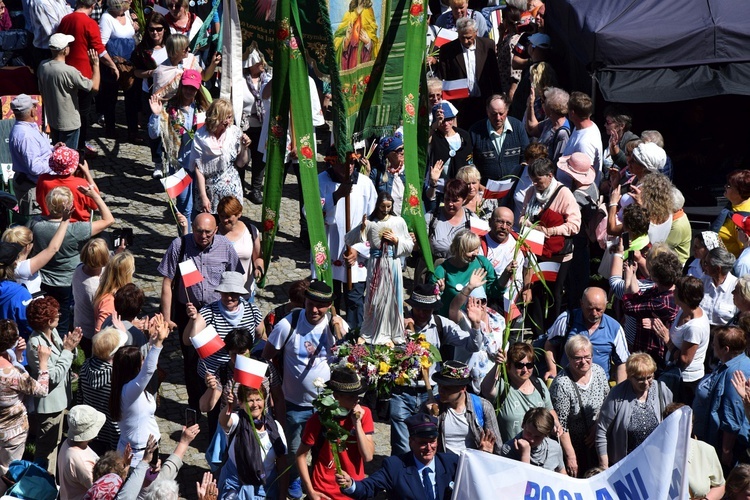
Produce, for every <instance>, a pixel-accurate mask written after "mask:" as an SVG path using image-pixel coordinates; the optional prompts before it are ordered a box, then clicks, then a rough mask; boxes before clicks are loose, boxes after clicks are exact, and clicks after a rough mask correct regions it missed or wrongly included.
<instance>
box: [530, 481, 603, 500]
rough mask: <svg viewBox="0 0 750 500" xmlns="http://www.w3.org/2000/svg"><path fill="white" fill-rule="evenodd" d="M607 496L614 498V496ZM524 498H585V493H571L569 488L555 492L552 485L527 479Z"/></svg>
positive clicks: (531, 499)
mask: <svg viewBox="0 0 750 500" xmlns="http://www.w3.org/2000/svg"><path fill="white" fill-rule="evenodd" d="M597 498H598V497H597ZM607 498H608V499H609V500H612V497H607ZM524 500H583V495H581V494H580V493H570V492H569V491H567V490H560V491H559V492H557V493H555V490H553V489H552V487H551V486H540V485H538V484H537V483H534V482H531V481H527V482H526V494H525V496H524Z"/></svg>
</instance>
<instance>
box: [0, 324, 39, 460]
mask: <svg viewBox="0 0 750 500" xmlns="http://www.w3.org/2000/svg"><path fill="white" fill-rule="evenodd" d="M19 339H20V336H19V335H18V327H17V326H16V323H15V322H14V321H12V320H9V319H0V473H2V474H5V473H6V472H7V471H8V465H10V463H11V462H12V461H14V460H21V457H22V456H23V452H24V447H25V445H26V436H27V434H28V432H29V418H28V415H27V414H26V406H25V405H24V404H23V397H24V396H35V397H44V396H46V395H47V393H48V391H49V370H48V367H47V362H48V360H49V357H50V353H51V351H50V349H49V348H48V347H47V346H44V345H40V346H39V347H38V348H37V359H38V364H39V370H38V372H37V373H38V375H37V378H36V380H35V379H33V378H31V376H30V375H29V374H28V372H25V371H21V370H19V369H18V368H17V367H16V366H14V365H13V362H12V360H11V359H10V356H9V354H8V351H9V350H11V349H14V348H15V349H16V352H17V354H16V357H20V356H21V355H22V352H23V351H21V350H20V349H19V348H20V345H21V342H20V341H19ZM23 345H24V346H25V344H23Z"/></svg>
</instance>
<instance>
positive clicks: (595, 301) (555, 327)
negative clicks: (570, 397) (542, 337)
mask: <svg viewBox="0 0 750 500" xmlns="http://www.w3.org/2000/svg"><path fill="white" fill-rule="evenodd" d="M606 308H607V293H606V292H605V291H604V290H602V289H601V288H598V287H594V286H592V287H589V288H587V289H586V290H584V292H583V297H582V298H581V307H579V308H578V309H573V310H572V311H565V312H563V313H562V314H560V316H558V317H557V319H556V320H555V322H554V323H553V324H552V327H551V328H550V329H549V330H548V331H547V340H546V342H545V343H544V350H545V351H546V352H545V357H546V359H547V372H546V373H545V374H544V380H551V379H553V378H555V377H556V376H557V363H558V361H559V363H560V366H562V367H563V368H564V367H566V366H568V363H569V360H568V357H567V356H566V355H565V353H564V352H562V349H561V347H562V346H563V345H564V344H565V342H567V341H568V339H569V338H570V337H571V336H572V335H579V334H583V335H586V336H587V337H588V338H589V340H591V343H592V344H593V345H594V350H593V353H594V359H593V362H594V363H596V364H597V365H599V366H601V367H602V369H603V370H604V373H606V374H607V375H609V374H610V367H611V366H612V365H614V366H615V367H616V369H617V375H616V379H617V383H620V382H622V381H623V380H625V379H626V378H627V375H626V373H625V361H627V359H628V357H630V351H628V344H627V342H626V340H625V331H624V330H623V329H622V326H621V325H620V323H618V322H617V321H616V320H615V319H613V318H612V317H611V316H608V315H607V314H605V313H604V311H605V310H606ZM561 354H562V357H560V355H561Z"/></svg>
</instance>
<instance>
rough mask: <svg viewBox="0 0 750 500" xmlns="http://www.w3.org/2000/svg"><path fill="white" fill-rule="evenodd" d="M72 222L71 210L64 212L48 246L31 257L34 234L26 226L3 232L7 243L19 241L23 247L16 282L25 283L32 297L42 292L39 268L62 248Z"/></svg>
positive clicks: (16, 269)
mask: <svg viewBox="0 0 750 500" xmlns="http://www.w3.org/2000/svg"><path fill="white" fill-rule="evenodd" d="M69 223H70V212H68V213H66V214H63V217H62V220H61V221H60V225H59V226H58V228H57V231H55V234H54V235H53V236H52V239H51V240H50V242H49V245H48V246H47V248H45V249H44V250H42V251H41V252H39V253H38V254H36V255H34V256H33V257H29V255H30V254H31V250H32V249H33V248H34V234H33V233H32V232H31V229H29V228H28V227H26V226H13V227H10V228H8V229H6V230H5V232H4V233H3V241H4V242H6V243H17V244H19V245H21V247H23V250H21V253H19V254H18V258H17V259H16V266H15V275H16V283H18V284H19V285H23V286H25V287H26V289H27V290H28V291H29V293H30V294H31V296H32V297H38V296H40V295H41V294H42V277H41V276H40V275H39V270H40V269H42V268H43V267H44V266H45V265H47V263H48V262H49V261H50V260H52V257H54V256H55V254H56V253H57V252H58V251H59V250H60V247H61V246H62V242H63V239H64V238H65V233H66V232H67V231H68V226H69Z"/></svg>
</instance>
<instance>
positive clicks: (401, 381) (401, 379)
mask: <svg viewBox="0 0 750 500" xmlns="http://www.w3.org/2000/svg"><path fill="white" fill-rule="evenodd" d="M396 385H406V377H405V376H404V373H400V374H399V376H398V377H396Z"/></svg>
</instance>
